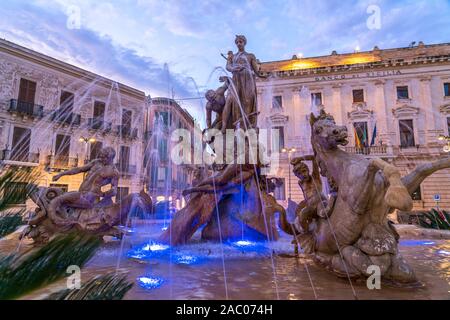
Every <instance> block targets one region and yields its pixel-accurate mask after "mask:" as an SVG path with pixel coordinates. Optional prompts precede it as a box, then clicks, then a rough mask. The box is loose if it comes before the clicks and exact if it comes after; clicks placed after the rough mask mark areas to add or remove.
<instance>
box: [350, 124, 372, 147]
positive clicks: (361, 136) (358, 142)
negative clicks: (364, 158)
mask: <svg viewBox="0 0 450 320" xmlns="http://www.w3.org/2000/svg"><path fill="white" fill-rule="evenodd" d="M353 127H354V128H355V147H359V148H362V147H368V146H369V141H368V140H369V139H368V136H367V122H355V123H353Z"/></svg>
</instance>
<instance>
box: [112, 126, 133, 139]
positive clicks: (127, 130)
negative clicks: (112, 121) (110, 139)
mask: <svg viewBox="0 0 450 320" xmlns="http://www.w3.org/2000/svg"><path fill="white" fill-rule="evenodd" d="M137 133H138V130H137V129H136V128H131V127H130V126H125V125H118V126H117V129H116V134H117V135H118V136H119V137H121V138H124V139H136V138H137Z"/></svg>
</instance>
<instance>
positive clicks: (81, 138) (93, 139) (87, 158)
mask: <svg viewBox="0 0 450 320" xmlns="http://www.w3.org/2000/svg"><path fill="white" fill-rule="evenodd" d="M79 141H80V142H84V143H85V146H86V153H85V155H86V157H85V159H84V163H88V161H89V157H88V145H89V143H94V142H95V141H97V140H95V138H85V137H80V139H79Z"/></svg>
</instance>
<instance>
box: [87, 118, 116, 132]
mask: <svg viewBox="0 0 450 320" xmlns="http://www.w3.org/2000/svg"><path fill="white" fill-rule="evenodd" d="M111 127H112V124H111V122H106V121H104V120H103V119H99V118H89V119H88V128H89V129H90V130H96V131H102V132H104V133H107V132H110V131H111Z"/></svg>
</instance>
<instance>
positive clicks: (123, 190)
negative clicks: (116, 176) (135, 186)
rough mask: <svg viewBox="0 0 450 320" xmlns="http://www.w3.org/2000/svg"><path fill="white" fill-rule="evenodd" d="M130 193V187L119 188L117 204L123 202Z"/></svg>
mask: <svg viewBox="0 0 450 320" xmlns="http://www.w3.org/2000/svg"><path fill="white" fill-rule="evenodd" d="M129 192H130V188H128V187H117V196H116V202H120V201H122V200H123V198H125V197H126V196H127V195H128V193H129Z"/></svg>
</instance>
